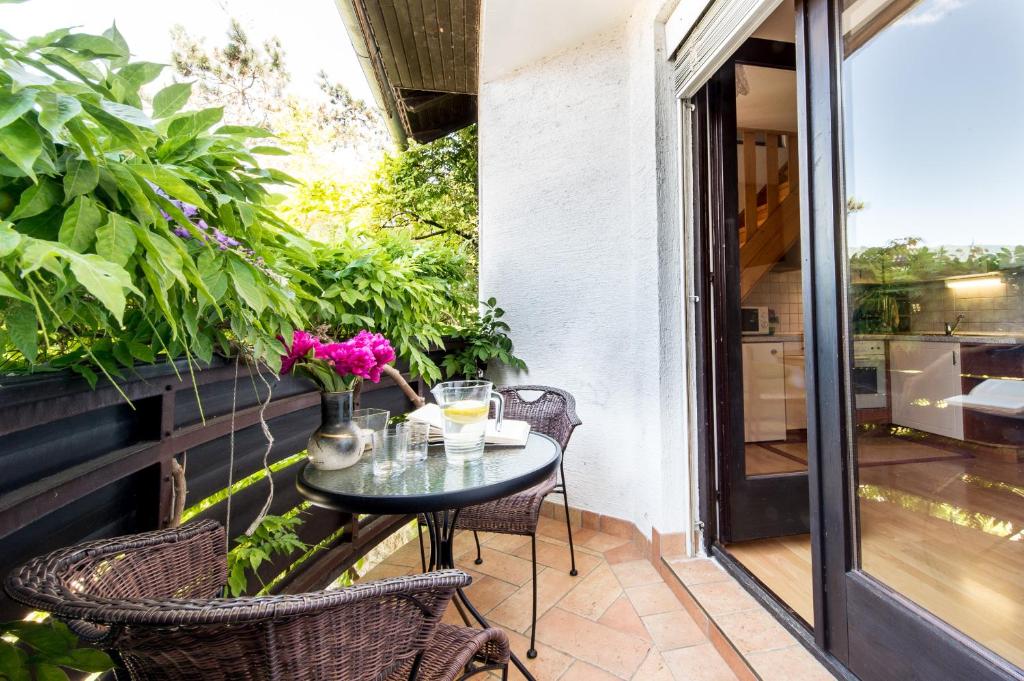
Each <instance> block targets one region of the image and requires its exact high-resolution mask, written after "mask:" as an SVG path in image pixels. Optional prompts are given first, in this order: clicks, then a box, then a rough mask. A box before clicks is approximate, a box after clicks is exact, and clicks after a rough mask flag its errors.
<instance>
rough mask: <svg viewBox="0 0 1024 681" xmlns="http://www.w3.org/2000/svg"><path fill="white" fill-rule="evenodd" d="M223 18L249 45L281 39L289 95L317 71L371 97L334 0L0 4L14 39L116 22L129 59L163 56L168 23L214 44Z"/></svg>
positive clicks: (1, 20) (305, 89) (161, 59)
mask: <svg viewBox="0 0 1024 681" xmlns="http://www.w3.org/2000/svg"><path fill="white" fill-rule="evenodd" d="M231 17H234V18H236V19H238V20H239V21H241V22H242V25H243V27H244V28H245V29H246V31H247V32H248V33H249V37H250V39H252V40H253V41H254V42H256V43H257V44H259V43H262V41H263V40H265V39H266V38H269V37H271V36H277V37H278V38H280V39H281V42H282V44H283V46H284V49H285V53H286V60H287V66H288V70H289V71H290V72H291V76H292V87H291V89H292V91H293V92H294V93H295V94H298V95H315V94H316V93H317V84H316V75H317V73H318V72H319V71H320V70H321V69H323V70H325V71H327V73H328V75H329V76H330V77H331V79H332V80H336V81H340V82H341V83H342V84H344V85H345V86H346V87H348V89H349V90H350V91H351V92H352V94H353V95H355V96H356V97H359V98H360V99H364V100H366V101H367V102H370V103H372V102H373V98H372V95H371V94H370V89H369V87H368V85H367V83H366V78H365V77H364V76H363V72H362V69H361V67H360V66H359V62H358V61H357V60H356V56H355V52H354V51H353V49H352V45H351V43H350V42H349V40H348V34H347V33H346V32H345V26H344V24H343V23H342V21H341V16H340V15H339V14H338V9H337V7H336V6H335V3H334V0H289V1H288V2H282V1H281V0H172V1H171V2H157V1H156V0H29V1H28V2H25V3H23V4H0V27H3V29H4V30H5V31H7V32H8V33H11V34H13V35H14V36H16V37H19V38H25V37H28V36H30V35H39V34H42V33H46V32H48V31H51V30H53V29H56V28H62V27H65V26H79V27H81V30H83V31H86V32H89V33H102V32H103V31H104V30H105V29H107V28H108V27H109V26H110V25H111V23H113V22H114V21H115V20H116V21H117V26H118V29H119V30H120V31H121V33H122V34H123V35H124V36H125V38H126V39H127V41H128V45H129V46H130V47H131V49H132V52H133V53H134V55H135V57H136V58H137V59H139V60H143V61H153V62H158V63H169V62H170V55H171V37H170V28H171V27H172V26H173V25H174V24H181V25H182V26H184V27H185V28H186V30H187V31H188V32H189V34H191V35H193V36H195V37H203V38H205V40H206V44H207V45H209V46H221V45H223V44H224V41H225V37H224V36H225V33H226V31H227V28H228V21H229V18H231ZM168 71H170V69H168ZM165 73H166V72H165Z"/></svg>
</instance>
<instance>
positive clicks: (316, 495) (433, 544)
mask: <svg viewBox="0 0 1024 681" xmlns="http://www.w3.org/2000/svg"><path fill="white" fill-rule="evenodd" d="M530 437H543V438H544V439H546V440H550V441H551V442H552V443H554V444H555V447H556V448H557V449H558V456H557V457H555V458H554V459H553V460H552V462H551V464H550V465H548V466H544V467H542V468H538V469H537V470H536V471H534V472H533V473H531V474H530V475H526V476H523V477H521V478H518V479H517V480H516V481H515V482H514V483H510V482H502V483H498V484H493V485H487V486H486V487H476V488H471V489H468V490H465V491H464V492H462V493H461V494H459V495H458V496H459V503H458V506H456V507H455V508H452V507H451V506H450V503H449V505H447V507H446V505H445V504H444V503H441V502H439V501H436V500H435V499H436V498H437V497H439V496H440V497H441V499H442V500H443V498H444V497H443V495H433V494H431V495H418V496H416V495H413V496H407V497H403V498H400V499H396V498H387V499H385V498H381V497H373V496H356V495H345V496H346V498H348V499H351V500H355V503H352V504H348V503H339V502H338V498H337V496H335V495H333V494H331V493H329V492H325V491H323V490H320V489H317V488H313V487H310V486H309V485H306V484H305V483H304V482H303V480H302V474H303V472H305V470H306V466H308V465H309V464H308V462H307V463H305V464H303V466H302V468H301V469H300V470H299V473H298V475H297V476H296V479H295V485H296V487H297V488H298V490H299V493H300V494H302V495H303V496H304V497H306V498H307V499H309V500H310V501H311V502H313V503H314V504H316V505H318V506H325V507H327V508H332V509H335V510H339V511H343V512H346V513H380V514H385V515H388V514H398V513H402V514H404V513H416V514H418V515H419V516H421V517H422V518H423V520H424V521H425V525H426V526H427V533H428V536H429V537H430V557H429V559H428V560H427V561H426V564H427V570H428V571H431V570H445V569H454V568H455V533H456V524H457V521H458V518H459V510H460V508H464V507H466V506H473V505H475V504H478V503H486V502H488V501H493V500H495V499H500V498H502V497H505V496H508V495H510V494H515V493H516V492H521V491H522V490H524V489H529V488H530V487H532V486H533V485H536V484H537V483H539V482H541V481H543V480H545V479H547V477H549V476H550V475H551V473H553V472H554V471H555V470H556V469H557V468H558V466H559V464H560V463H561V461H562V451H561V447H560V446H559V445H558V443H556V442H555V441H554V440H552V439H551V438H550V437H548V436H546V435H542V434H540V433H531V434H530ZM364 502H365V503H364ZM431 502H433V503H431ZM424 505H427V506H434V507H436V508H430V509H429V510H423V506H424ZM355 507H358V508H355ZM421 549H422V547H421ZM452 603H453V604H454V605H455V608H456V609H457V610H458V611H459V615H460V616H461V617H462V621H463V622H465V623H466V625H467V626H472V624H471V623H470V620H469V617H468V616H467V615H466V612H465V610H468V611H469V613H470V614H471V615H472V616H473V619H475V620H476V621H477V623H478V624H479V625H480V626H481V627H483V628H484V629H486V628H488V627H490V624H488V622H487V620H486V619H485V618H484V616H483V615H481V614H480V611H479V610H477V609H476V608H475V607H474V606H473V604H472V602H470V600H469V598H468V597H467V596H466V594H465V592H464V591H463V590H462V589H461V588H460V589H457V590H456V595H455V598H453V599H452ZM463 608H465V610H463ZM510 654H511V657H510V661H511V662H512V664H514V665H515V666H516V669H518V670H519V671H520V673H522V675H523V676H524V677H525V678H526V679H528V680H529V681H536V678H535V677H534V676H533V674H531V673H530V671H529V670H528V669H527V668H526V665H524V664H523V662H522V660H520V659H519V657H518V656H517V655H516V654H515V653H510ZM480 671H481V672H482V671H484V670H483V669H481V670H480Z"/></svg>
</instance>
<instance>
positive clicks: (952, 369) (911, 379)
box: [889, 340, 964, 440]
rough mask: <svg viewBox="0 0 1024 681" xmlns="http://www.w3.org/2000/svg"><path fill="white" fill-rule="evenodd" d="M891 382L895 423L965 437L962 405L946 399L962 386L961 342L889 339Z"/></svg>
mask: <svg viewBox="0 0 1024 681" xmlns="http://www.w3.org/2000/svg"><path fill="white" fill-rule="evenodd" d="M889 386H890V391H891V402H892V422H893V423H894V424H895V425H898V426H907V427H909V428H915V429H917V430H921V431H924V432H926V433H935V434H936V435H945V436H946V437H951V438H955V439H958V440H963V439H964V415H963V408H962V407H960V406H958V405H951V404H949V403H948V402H947V401H946V400H947V399H948V398H950V397H952V396H954V395H959V394H960V393H961V389H962V387H961V384H960V344H959V343H952V342H946V341H909V340H908V341H904V340H900V341H890V342H889Z"/></svg>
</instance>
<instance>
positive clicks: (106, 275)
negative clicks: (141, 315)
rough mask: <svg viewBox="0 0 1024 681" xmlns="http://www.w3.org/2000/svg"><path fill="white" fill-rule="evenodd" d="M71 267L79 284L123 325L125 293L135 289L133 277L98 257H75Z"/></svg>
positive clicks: (71, 260)
mask: <svg viewBox="0 0 1024 681" xmlns="http://www.w3.org/2000/svg"><path fill="white" fill-rule="evenodd" d="M70 265H71V273H72V274H74V275H75V278H76V279H78V283H79V284H81V285H82V286H84V287H85V289H86V290H87V291H88V292H89V293H91V294H92V295H94V296H96V298H97V299H98V300H99V301H100V302H101V303H103V306H104V307H106V308H107V309H108V310H110V312H111V314H113V315H114V318H115V319H117V323H118V324H121V323H122V318H123V316H124V307H125V304H126V300H125V294H124V291H125V289H129V290H131V289H133V288H134V287H133V286H132V279H131V276H129V274H128V273H127V272H126V271H125V270H124V268H122V267H120V266H118V265H115V264H114V263H112V262H110V261H108V260H106V259H104V258H101V257H100V256H98V255H92V254H89V255H74V256H73V257H71V258H70Z"/></svg>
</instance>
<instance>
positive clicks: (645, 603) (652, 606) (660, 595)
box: [626, 582, 683, 617]
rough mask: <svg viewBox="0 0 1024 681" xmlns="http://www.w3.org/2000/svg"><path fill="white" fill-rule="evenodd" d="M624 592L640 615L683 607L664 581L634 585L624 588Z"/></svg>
mask: <svg viewBox="0 0 1024 681" xmlns="http://www.w3.org/2000/svg"><path fill="white" fill-rule="evenodd" d="M626 594H627V595H628V596H629V600H631V601H633V607H634V608H636V611H637V613H638V614H639V615H640V616H641V617H644V616H645V615H656V614H658V613H660V612H670V611H672V610H682V609H683V605H682V604H681V603H680V602H679V599H677V598H676V595H675V594H674V593H672V590H671V589H669V588H668V585H666V584H665V583H664V582H659V583H657V584H647V585H645V586H634V587H632V588H629V589H626Z"/></svg>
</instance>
